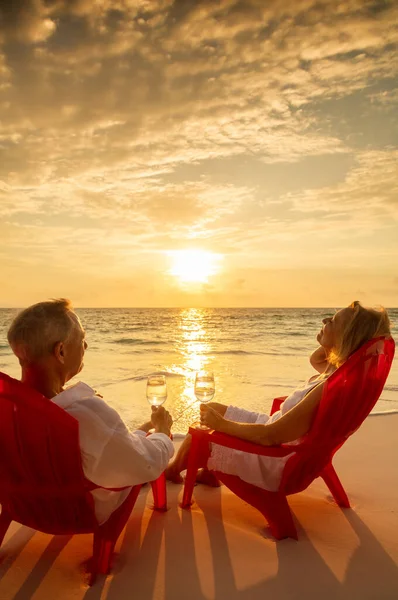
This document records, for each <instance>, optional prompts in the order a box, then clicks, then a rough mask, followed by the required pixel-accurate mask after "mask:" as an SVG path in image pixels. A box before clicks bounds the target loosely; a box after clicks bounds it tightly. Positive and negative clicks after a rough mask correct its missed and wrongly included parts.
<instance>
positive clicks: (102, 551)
mask: <svg viewBox="0 0 398 600" xmlns="http://www.w3.org/2000/svg"><path fill="white" fill-rule="evenodd" d="M115 544H116V540H107V539H103V538H102V536H101V532H100V530H98V531H96V532H95V533H94V552H93V561H92V569H91V577H90V582H89V585H90V586H92V585H94V583H95V581H96V579H97V575H98V574H100V575H107V574H108V573H109V572H110V570H111V562H112V556H113V551H114V549H115Z"/></svg>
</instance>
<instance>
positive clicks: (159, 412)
mask: <svg viewBox="0 0 398 600" xmlns="http://www.w3.org/2000/svg"><path fill="white" fill-rule="evenodd" d="M151 422H152V426H153V427H154V428H155V432H156V433H165V434H166V435H168V436H170V433H171V426H172V424H173V418H172V416H171V414H170V413H169V411H168V410H166V409H165V408H163V406H159V407H158V408H156V406H152V415H151Z"/></svg>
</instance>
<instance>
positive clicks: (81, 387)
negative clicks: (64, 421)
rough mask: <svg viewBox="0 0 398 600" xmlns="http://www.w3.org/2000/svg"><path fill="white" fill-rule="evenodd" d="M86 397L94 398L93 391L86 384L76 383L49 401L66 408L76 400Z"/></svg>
mask: <svg viewBox="0 0 398 600" xmlns="http://www.w3.org/2000/svg"><path fill="white" fill-rule="evenodd" d="M87 396H89V397H92V396H95V391H94V390H93V389H92V388H91V387H90V386H89V385H87V384H86V383H83V382H82V381H78V382H77V383H75V384H73V385H70V386H68V387H67V388H65V389H64V390H63V391H62V392H60V393H59V394H57V395H56V396H54V398H51V400H52V401H53V402H55V404H57V405H58V406H61V407H62V408H66V407H67V406H70V405H71V404H73V403H74V402H76V400H81V399H82V398H85V397H87Z"/></svg>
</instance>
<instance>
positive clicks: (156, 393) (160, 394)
mask: <svg viewBox="0 0 398 600" xmlns="http://www.w3.org/2000/svg"><path fill="white" fill-rule="evenodd" d="M146 398H147V400H148V402H149V404H151V405H152V406H156V408H157V407H159V406H162V404H164V403H165V402H166V398H167V385H166V376H165V375H161V374H159V375H158V374H156V373H155V374H154V375H149V376H148V381H147V384H146Z"/></svg>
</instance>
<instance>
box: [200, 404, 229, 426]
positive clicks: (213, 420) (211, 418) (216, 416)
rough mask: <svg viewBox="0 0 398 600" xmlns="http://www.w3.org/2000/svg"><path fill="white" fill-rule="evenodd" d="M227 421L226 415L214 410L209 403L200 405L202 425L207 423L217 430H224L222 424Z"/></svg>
mask: <svg viewBox="0 0 398 600" xmlns="http://www.w3.org/2000/svg"><path fill="white" fill-rule="evenodd" d="M224 422H225V419H224V417H223V416H222V415H221V414H220V413H219V412H217V411H216V410H214V408H212V407H211V406H209V405H208V404H201V405H200V423H201V425H206V426H207V427H210V429H215V431H222V425H223V423H224Z"/></svg>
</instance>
